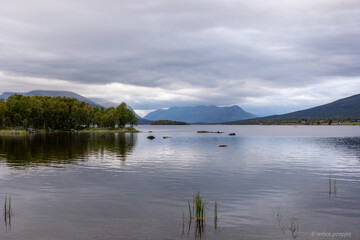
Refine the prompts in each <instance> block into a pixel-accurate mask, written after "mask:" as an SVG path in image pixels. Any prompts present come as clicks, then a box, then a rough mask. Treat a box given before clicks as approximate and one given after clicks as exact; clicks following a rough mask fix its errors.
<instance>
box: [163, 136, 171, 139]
mask: <svg viewBox="0 0 360 240" xmlns="http://www.w3.org/2000/svg"><path fill="white" fill-rule="evenodd" d="M167 138H171V137H169V136H163V139H167Z"/></svg>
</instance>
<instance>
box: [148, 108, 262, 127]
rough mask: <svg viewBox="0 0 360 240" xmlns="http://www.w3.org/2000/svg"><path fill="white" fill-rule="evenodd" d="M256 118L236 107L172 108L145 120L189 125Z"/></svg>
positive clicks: (157, 112) (154, 113)
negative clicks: (179, 122)
mask: <svg viewBox="0 0 360 240" xmlns="http://www.w3.org/2000/svg"><path fill="white" fill-rule="evenodd" d="M255 117H256V116H255V115H254V114H252V113H249V112H246V111H244V110H243V109H242V108H241V107H239V106H236V105H234V106H231V107H217V106H196V107H171V108H169V109H167V110H164V109H159V110H156V111H154V112H151V113H149V114H148V115H146V116H145V119H149V120H152V121H156V120H171V121H181V122H187V123H219V122H229V121H235V120H242V119H249V118H255Z"/></svg>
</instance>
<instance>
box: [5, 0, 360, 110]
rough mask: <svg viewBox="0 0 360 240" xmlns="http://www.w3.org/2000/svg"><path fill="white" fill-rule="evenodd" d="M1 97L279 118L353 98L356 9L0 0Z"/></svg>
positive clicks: (342, 4) (310, 4)
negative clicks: (217, 109)
mask: <svg viewBox="0 0 360 240" xmlns="http://www.w3.org/2000/svg"><path fill="white" fill-rule="evenodd" d="M0 83H1V85H0V92H5V91H21V92H23V91H30V90H35V89H47V90H70V91H74V92H77V93H79V94H82V95H84V96H87V97H103V98H107V99H109V100H112V101H115V102H121V101H126V102H127V103H128V104H129V105H131V106H132V107H133V108H135V109H136V110H137V112H138V113H140V114H144V113H146V112H148V111H149V110H152V109H158V108H167V107H170V106H191V105H200V104H201V105H218V106H225V105H234V104H237V105H239V106H241V107H243V108H244V109H245V110H247V111H250V112H253V113H255V114H258V115H268V114H278V113H285V112H289V111H293V110H300V109H304V108H308V107H312V106H316V105H319V104H324V103H328V102H330V101H334V100H337V99H339V98H343V97H347V96H350V95H354V94H358V93H360V1H359V0H354V1H352V0H343V1H340V0H316V1H315V0H301V1H300V0H293V1H292V0H283V1H280V0H278V1H275V0H261V1H260V0H259V1H239V0H238V1H235V0H234V1H233V0H221V1H219V0H214V1H210V0H206V1H205V0H196V1H194V0H181V1H175V0H173V1H172V0H149V1H145V0H138V1H137V0H113V1H112V0H101V1H100V0H77V1H73V0H61V1H58V0H32V1H27V0H2V1H0Z"/></svg>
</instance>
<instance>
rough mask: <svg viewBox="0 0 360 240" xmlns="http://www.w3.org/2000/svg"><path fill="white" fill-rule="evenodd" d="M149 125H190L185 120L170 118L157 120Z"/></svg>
mask: <svg viewBox="0 0 360 240" xmlns="http://www.w3.org/2000/svg"><path fill="white" fill-rule="evenodd" d="M151 125H190V124H189V123H187V122H179V121H170V120H158V121H154V122H152V123H151Z"/></svg>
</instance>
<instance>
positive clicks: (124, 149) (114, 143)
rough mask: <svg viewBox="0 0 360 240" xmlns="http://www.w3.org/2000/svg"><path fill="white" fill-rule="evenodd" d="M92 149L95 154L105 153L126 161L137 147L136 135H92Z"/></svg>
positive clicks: (90, 137) (90, 136)
mask: <svg viewBox="0 0 360 240" xmlns="http://www.w3.org/2000/svg"><path fill="white" fill-rule="evenodd" d="M88 136H89V139H90V149H91V151H93V152H94V153H97V154H101V155H102V156H103V155H104V153H105V151H109V152H111V153H114V154H116V156H117V157H119V158H120V159H121V160H123V161H125V158H126V156H127V155H128V154H129V153H131V152H132V150H133V148H134V147H135V144H136V140H137V138H136V137H137V135H136V133H135V134H134V133H115V134H96V133H95V134H91V135H88Z"/></svg>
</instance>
